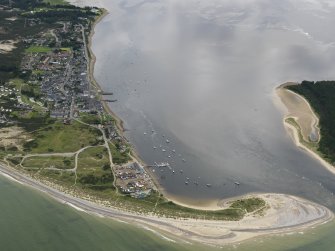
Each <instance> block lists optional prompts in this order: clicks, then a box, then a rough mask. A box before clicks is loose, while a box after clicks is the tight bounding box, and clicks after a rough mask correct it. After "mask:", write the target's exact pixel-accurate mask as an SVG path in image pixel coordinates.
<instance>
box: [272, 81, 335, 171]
mask: <svg viewBox="0 0 335 251" xmlns="http://www.w3.org/2000/svg"><path fill="white" fill-rule="evenodd" d="M292 84H296V83H286V84H284V85H281V86H279V87H278V88H276V90H275V93H276V99H275V103H276V104H277V105H278V106H279V107H280V109H281V110H282V111H283V112H284V119H283V123H284V126H285V129H286V130H287V132H288V133H289V135H290V136H291V138H292V140H293V141H294V143H295V144H296V145H297V146H298V147H299V148H301V149H303V150H305V151H307V152H308V154H310V155H311V156H312V157H313V158H315V159H317V160H318V161H320V162H321V164H322V165H323V166H324V167H326V168H327V169H328V170H329V171H330V172H332V173H333V174H335V167H334V166H333V165H331V164H330V163H329V162H327V161H326V160H324V159H323V158H322V157H321V156H320V155H319V153H318V152H317V151H316V150H315V149H312V148H310V147H308V143H310V142H311V141H310V140H309V137H308V135H309V133H310V132H311V131H313V130H314V132H315V133H317V134H318V135H319V141H320V138H321V135H320V129H319V118H318V116H317V115H316V114H315V113H314V111H313V109H312V108H311V106H310V104H309V103H308V101H307V100H306V99H305V98H303V97H302V96H300V95H298V94H296V93H294V92H292V91H289V90H286V89H285V88H284V87H285V86H287V85H292ZM296 102H298V105H297V106H295V105H294V104H295V103H296ZM308 114H309V115H308ZM288 118H293V119H294V120H295V122H296V123H297V124H298V125H299V127H300V130H299V129H298V128H296V127H295V126H293V125H292V124H290V123H288V122H287V121H286V119H288ZM300 134H301V135H302V136H303V141H305V142H307V144H306V143H305V142H303V141H302V140H301V138H300ZM304 134H305V135H304ZM306 138H307V140H306ZM315 143H318V142H315Z"/></svg>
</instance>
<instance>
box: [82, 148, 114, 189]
mask: <svg viewBox="0 0 335 251" xmlns="http://www.w3.org/2000/svg"><path fill="white" fill-rule="evenodd" d="M77 175H78V183H80V184H81V185H82V186H84V187H87V188H90V189H94V190H106V189H113V190H114V185H113V181H114V177H113V174H112V170H111V167H110V163H109V157H108V152H107V149H106V148H105V147H101V146H99V147H94V148H88V149H86V150H85V151H83V152H82V153H80V155H79V158H78V170H77Z"/></svg>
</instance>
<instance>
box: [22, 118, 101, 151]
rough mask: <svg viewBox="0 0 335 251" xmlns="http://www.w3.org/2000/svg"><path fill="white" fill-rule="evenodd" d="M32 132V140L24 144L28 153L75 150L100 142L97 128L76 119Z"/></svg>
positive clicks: (99, 133)
mask: <svg viewBox="0 0 335 251" xmlns="http://www.w3.org/2000/svg"><path fill="white" fill-rule="evenodd" d="M32 134H33V138H34V140H33V141H30V142H28V143H26V144H24V148H25V151H26V152H28V153H48V152H49V153H52V152H55V153H66V152H76V151H78V150H79V149H81V148H83V147H86V146H90V145H98V144H101V143H102V139H101V132H100V131H99V130H98V129H95V128H92V127H88V126H86V125H82V124H80V123H78V122H76V121H73V122H72V124H71V125H64V124H63V123H62V122H60V121H58V122H55V123H54V124H51V125H49V126H47V127H46V128H43V129H41V130H38V131H35V132H33V133H32Z"/></svg>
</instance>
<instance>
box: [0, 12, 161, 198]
mask: <svg viewBox="0 0 335 251" xmlns="http://www.w3.org/2000/svg"><path fill="white" fill-rule="evenodd" d="M93 11H96V9H93ZM78 20H79V21H58V22H57V24H56V25H52V26H50V27H48V28H47V29H44V30H43V31H42V32H40V33H38V34H35V35H33V36H26V37H23V38H22V41H21V42H22V43H23V44H24V47H25V50H24V56H23V57H22V60H21V63H20V74H19V75H20V78H16V79H10V80H8V81H6V82H5V83H4V85H3V86H1V87H0V98H1V104H0V126H1V127H2V128H3V127H8V126H12V125H22V126H23V127H27V128H28V131H29V130H33V129H36V128H35V127H34V128H29V126H30V123H27V122H28V121H32V120H34V121H35V120H36V119H39V120H38V122H35V123H42V122H40V121H43V123H45V121H54V123H55V122H57V121H58V122H59V121H61V123H63V125H64V126H67V125H68V126H70V125H71V124H72V123H77V122H80V123H82V124H86V125H87V126H89V127H93V128H98V129H99V130H103V132H104V135H106V140H107V141H108V144H109V145H110V148H111V152H112V155H113V162H114V163H113V164H111V167H112V171H113V175H114V179H115V182H114V184H115V186H116V187H117V188H118V191H119V192H120V193H122V194H126V195H127V194H128V195H130V196H132V197H134V198H145V197H147V196H149V195H150V193H151V191H152V189H154V184H153V182H152V180H151V178H150V176H149V175H148V174H147V172H146V171H145V169H144V168H143V167H142V166H141V165H140V164H139V163H138V162H137V161H136V160H133V159H132V158H131V157H129V154H130V148H129V144H128V142H127V139H126V138H124V137H123V136H122V135H121V134H120V133H119V132H118V131H117V128H116V125H115V122H114V119H113V117H112V116H111V115H109V114H108V113H107V111H106V110H105V109H104V107H103V103H102V102H107V101H105V100H103V99H102V97H103V96H104V95H103V94H104V93H103V92H102V91H100V90H99V89H98V88H92V85H91V81H90V78H89V65H88V64H89V60H90V55H89V54H90V52H89V50H88V48H87V41H88V36H89V32H90V29H91V25H92V20H90V19H89V18H86V17H79V18H78ZM38 25H43V19H41V18H25V22H24V26H25V27H26V28H34V27H35V26H38ZM106 95H111V94H106ZM48 123H49V122H48ZM47 169H50V167H48V168H47ZM51 169H55V170H60V169H57V166H56V165H52V168H51Z"/></svg>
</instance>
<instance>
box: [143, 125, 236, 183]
mask: <svg viewBox="0 0 335 251" xmlns="http://www.w3.org/2000/svg"><path fill="white" fill-rule="evenodd" d="M151 132H152V134H155V131H154V130H152V131H151ZM144 135H147V133H146V132H144ZM162 137H163V138H164V139H165V140H164V141H165V142H163V143H162V144H163V145H164V146H163V145H162V144H160V145H159V146H153V149H154V150H160V151H162V153H168V152H170V155H167V156H166V157H167V158H168V159H173V158H175V157H179V158H180V159H181V161H182V162H183V163H186V159H184V158H182V155H181V154H178V155H177V153H176V150H175V149H172V150H170V148H169V145H171V144H170V140H169V139H167V138H166V136H165V135H164V134H163V135H162ZM148 167H151V168H152V172H156V171H157V170H160V171H161V172H163V171H164V170H166V169H168V170H169V171H170V172H172V174H176V173H179V174H183V173H184V170H183V169H180V170H179V171H176V170H175V169H174V168H173V167H172V166H171V165H170V163H169V162H159V163H158V162H154V164H152V165H149V166H148ZM161 178H162V179H164V178H165V176H162V177H161ZM200 179H201V178H200V177H197V178H196V179H194V180H193V181H191V179H190V178H189V177H185V181H184V183H185V185H189V184H194V185H195V186H198V185H199V183H200ZM234 184H235V185H236V186H239V185H240V183H239V182H234ZM205 186H206V187H207V188H210V187H212V184H210V183H207V184H205Z"/></svg>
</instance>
